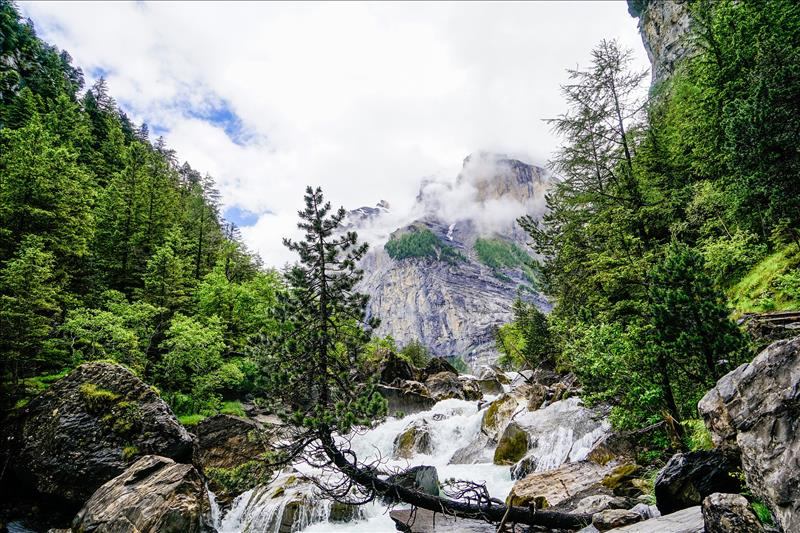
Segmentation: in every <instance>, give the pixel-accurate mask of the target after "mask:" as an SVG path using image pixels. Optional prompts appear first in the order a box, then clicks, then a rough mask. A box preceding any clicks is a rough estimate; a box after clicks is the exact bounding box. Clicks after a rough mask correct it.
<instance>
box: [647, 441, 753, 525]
mask: <svg viewBox="0 0 800 533" xmlns="http://www.w3.org/2000/svg"><path fill="white" fill-rule="evenodd" d="M735 470H736V464H734V463H732V462H731V460H730V458H729V457H728V456H726V455H725V454H723V453H721V452H719V451H716V450H714V451H697V452H689V453H677V454H675V455H673V456H672V457H671V458H670V460H669V461H667V464H666V466H664V468H663V469H662V470H661V472H659V473H658V477H657V478H656V483H655V493H656V505H657V506H658V510H659V511H661V514H669V513H674V512H675V511H679V510H681V509H686V508H687V507H694V506H696V505H700V504H701V503H702V502H703V498H705V497H706V496H708V495H710V494H713V493H715V492H739V490H740V489H741V483H740V482H739V480H738V479H736V477H734V475H732V474H733V472H734V471H735Z"/></svg>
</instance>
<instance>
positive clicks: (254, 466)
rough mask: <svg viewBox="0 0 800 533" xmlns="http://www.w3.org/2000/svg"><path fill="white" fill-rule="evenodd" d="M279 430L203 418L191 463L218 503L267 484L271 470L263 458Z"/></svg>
mask: <svg viewBox="0 0 800 533" xmlns="http://www.w3.org/2000/svg"><path fill="white" fill-rule="evenodd" d="M280 428H281V426H280V425H264V424H259V423H257V422H256V421H254V420H250V419H247V418H241V417H238V416H231V415H216V416H212V417H209V418H206V419H205V420H203V421H202V422H200V423H199V424H198V425H197V426H196V427H195V428H194V433H195V436H196V437H197V443H196V445H195V449H194V453H193V460H194V464H195V465H196V466H197V467H198V468H199V469H200V470H201V471H202V472H203V474H204V475H205V476H206V478H207V479H208V485H209V488H210V489H211V490H212V491H214V493H215V494H216V496H217V500H218V501H219V502H220V503H223V504H224V503H227V502H228V501H230V499H231V498H233V497H234V496H236V495H237V494H241V493H242V492H244V491H246V490H249V489H252V488H253V487H255V486H257V485H260V484H263V483H267V482H269V479H270V477H271V475H272V470H271V469H269V468H268V467H267V466H266V465H265V461H264V459H265V455H266V454H268V453H269V452H270V451H271V448H270V443H271V442H272V441H273V440H274V439H275V438H276V437H277V436H278V435H277V434H278V432H279V430H280Z"/></svg>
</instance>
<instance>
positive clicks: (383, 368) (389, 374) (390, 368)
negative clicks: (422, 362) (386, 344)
mask: <svg viewBox="0 0 800 533" xmlns="http://www.w3.org/2000/svg"><path fill="white" fill-rule="evenodd" d="M380 374H381V383H385V384H387V385H391V384H393V383H395V381H398V380H399V381H411V380H416V379H417V372H415V370H414V367H412V366H411V365H410V364H409V363H408V361H406V360H405V359H402V358H400V357H398V356H397V355H395V354H393V353H388V354H387V355H386V358H385V359H384V360H383V361H382V362H381V365H380Z"/></svg>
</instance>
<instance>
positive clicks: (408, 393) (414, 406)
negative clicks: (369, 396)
mask: <svg viewBox="0 0 800 533" xmlns="http://www.w3.org/2000/svg"><path fill="white" fill-rule="evenodd" d="M409 383H411V384H416V385H419V387H416V386H415V385H412V386H408V384H409ZM377 389H378V392H379V393H380V394H381V395H382V396H383V397H384V398H386V401H387V403H388V404H389V405H388V406H387V408H388V412H389V414H390V415H392V416H398V415H403V416H404V415H409V414H413V413H418V412H420V411H427V410H428V409H430V408H431V407H433V406H434V404H435V403H436V400H434V399H433V398H431V396H430V395H428V394H425V393H423V392H422V391H423V390H424V391H427V389H426V388H425V386H424V385H422V383H419V382H418V381H413V382H411V381H409V382H404V383H400V386H399V387H390V386H388V385H378V387H377Z"/></svg>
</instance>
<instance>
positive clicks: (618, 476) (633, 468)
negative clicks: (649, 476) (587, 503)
mask: <svg viewBox="0 0 800 533" xmlns="http://www.w3.org/2000/svg"><path fill="white" fill-rule="evenodd" d="M641 470H642V467H640V466H639V465H637V464H634V463H627V464H623V465H619V466H616V467H614V469H613V470H612V471H611V472H609V474H608V475H606V477H604V478H603V481H602V484H603V486H604V487H606V488H607V489H610V490H611V491H612V492H613V493H614V494H616V495H617V496H636V495H638V494H641V490H640V489H639V488H638V487H637V486H636V485H637V484H636V483H634V481H635V480H637V477H636V476H637V474H639V472H641Z"/></svg>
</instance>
